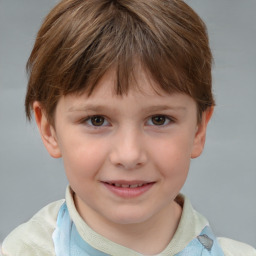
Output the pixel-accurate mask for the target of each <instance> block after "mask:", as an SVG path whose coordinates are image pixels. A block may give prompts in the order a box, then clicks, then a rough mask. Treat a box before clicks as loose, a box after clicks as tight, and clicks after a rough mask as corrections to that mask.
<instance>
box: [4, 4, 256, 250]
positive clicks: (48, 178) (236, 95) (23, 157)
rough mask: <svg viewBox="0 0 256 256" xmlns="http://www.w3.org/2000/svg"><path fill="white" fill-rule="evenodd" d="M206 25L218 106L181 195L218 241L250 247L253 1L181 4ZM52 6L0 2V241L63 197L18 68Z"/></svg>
mask: <svg viewBox="0 0 256 256" xmlns="http://www.w3.org/2000/svg"><path fill="white" fill-rule="evenodd" d="M187 2H188V3H189V4H190V5H191V6H192V7H193V8H194V9H195V10H196V11H197V12H198V13H199V15H201V17H202V18H203V19H204V21H205V22H206V24H207V26H208V30H209V35H210V39H211V46H212V50H213V55H214V59H215V66H214V69H213V84H214V93H215V96H216V101H217V107H216V109H215V114H214V116H213V119H212V121H211V123H210V125H209V130H208V136H207V144H206V148H205V151H204V153H203V155H202V156H201V157H200V158H199V159H196V160H193V161H192V165H191V171H190V174H189V177H188V181H187V183H186V184H185V186H184V189H183V192H184V193H186V194H187V195H188V196H189V198H190V199H191V201H192V203H193V205H194V206H195V208H196V209H197V210H198V211H200V212H201V213H203V214H204V215H206V216H207V217H208V219H209V221H210V223H211V225H212V227H213V229H214V231H215V233H216V234H217V235H218V236H227V237H231V238H233V239H237V240H240V241H243V242H247V243H250V244H251V245H253V246H256V200H255V196H256V186H255V183H256V167H255V159H256V148H255V143H256V114H255V110H256V107H255V98H256V74H255V71H256V49H255V47H256V15H255V12H256V1H255V0H246V1H241V0H211V1H210V0H187ZM55 3H56V1H53V0H0V241H1V240H3V238H4V237H5V236H6V235H7V234H8V233H9V232H10V231H11V230H12V229H13V228H14V227H15V226H17V225H18V224H20V223H22V222H24V221H27V220H28V219H29V218H30V217H31V216H32V215H33V214H34V213H35V212H36V211H37V210H39V209H40V208H41V207H43V206H44V205H46V204H47V203H49V202H51V201H53V200H57V199H60V198H63V196H64V191H65V187H66V185H67V180H66V178H65V175H64V171H63V165H62V162H61V160H56V159H51V158H50V157H49V156H48V153H47V152H46V150H45V149H44V147H43V145H42V143H41V141H40V138H39V135H38V132H37V128H36V126H35V124H34V123H32V124H29V123H27V122H26V119H25V115H24V107H23V101H24V95H25V88H26V82H27V78H26V73H25V63H26V60H27V58H28V56H29V53H30V51H31V49H32V45H33V42H34V39H35V35H36V32H37V30H38V29H39V26H40V24H41V21H42V19H43V17H44V16H45V15H46V13H47V12H48V11H49V10H50V8H51V7H53V5H54V4H55Z"/></svg>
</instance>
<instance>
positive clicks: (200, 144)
mask: <svg viewBox="0 0 256 256" xmlns="http://www.w3.org/2000/svg"><path fill="white" fill-rule="evenodd" d="M213 110H214V107H210V108H208V109H206V110H205V111H204V112H203V113H202V118H201V122H200V123H199V124H198V125H197V130H196V134H195V138H194V144H193V150H192V153H191V158H196V157H198V156H200V155H201V153H202V151H203V149H204V144H205V138H206V128H207V124H208V122H209V121H210V119H211V117H212V114H213Z"/></svg>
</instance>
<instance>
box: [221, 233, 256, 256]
mask: <svg viewBox="0 0 256 256" xmlns="http://www.w3.org/2000/svg"><path fill="white" fill-rule="evenodd" d="M218 242H219V244H220V246H221V248H222V250H223V252H224V254H225V256H256V249H254V248H253V247H251V246H250V245H247V244H244V243H241V242H238V241H234V240H232V239H229V238H224V237H219V238H218Z"/></svg>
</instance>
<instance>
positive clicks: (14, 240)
mask: <svg viewBox="0 0 256 256" xmlns="http://www.w3.org/2000/svg"><path fill="white" fill-rule="evenodd" d="M63 202H64V200H59V201H56V202H53V203H51V204H49V205H47V206H45V207H44V208H42V209H41V210H40V211H39V212H38V213H36V214H35V215H34V216H33V217H32V218H31V219H30V220H29V221H28V222H26V223H24V224H22V225H20V226H18V227H17V228H16V229H14V230H13V231H12V232H11V233H10V234H9V235H8V236H7V237H6V239H5V240H4V242H3V244H2V254H3V256H5V255H11V256H20V255H26V256H32V255H33V256H34V255H38V256H46V255H47V256H50V255H54V246H53V242H52V233H53V231H54V229H55V227H56V220H57V215H58V211H59V209H60V206H61V205H62V204H63Z"/></svg>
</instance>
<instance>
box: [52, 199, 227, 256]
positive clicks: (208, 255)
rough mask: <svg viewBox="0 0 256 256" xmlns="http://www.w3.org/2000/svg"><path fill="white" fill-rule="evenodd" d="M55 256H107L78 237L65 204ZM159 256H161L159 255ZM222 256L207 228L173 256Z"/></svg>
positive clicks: (62, 209) (54, 239) (56, 234)
mask: <svg viewBox="0 0 256 256" xmlns="http://www.w3.org/2000/svg"><path fill="white" fill-rule="evenodd" d="M53 241H54V247H55V252H56V256H109V254H106V253H104V252H101V251H99V250H97V249H95V248H93V247H92V246H91V245H89V244H88V243H87V242H86V241H85V240H83V239H82V237H81V236H80V235H79V233H78V231H77V229H76V226H75V224H74V222H73V221H72V220H71V218H70V216H69V212H68V208H67V205H66V203H64V204H63V205H62V206H61V208H60V210H59V213H58V218H57V227H56V229H55V231H54V232H53ZM159 255H161V254H159ZM195 255H196V256H224V253H223V251H222V249H221V248H220V246H219V244H218V242H217V240H216V237H215V236H214V234H213V233H212V231H211V229H210V227H209V226H206V227H205V228H204V229H203V230H202V232H201V234H200V235H199V236H197V237H195V238H194V239H193V240H192V241H191V242H190V243H189V244H188V245H187V247H186V248H185V249H184V250H182V251H181V252H179V253H178V254H176V255H175V256H195Z"/></svg>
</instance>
